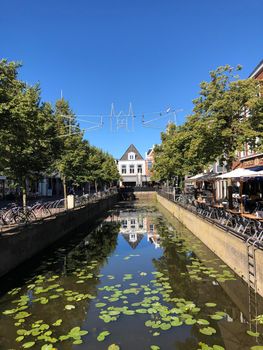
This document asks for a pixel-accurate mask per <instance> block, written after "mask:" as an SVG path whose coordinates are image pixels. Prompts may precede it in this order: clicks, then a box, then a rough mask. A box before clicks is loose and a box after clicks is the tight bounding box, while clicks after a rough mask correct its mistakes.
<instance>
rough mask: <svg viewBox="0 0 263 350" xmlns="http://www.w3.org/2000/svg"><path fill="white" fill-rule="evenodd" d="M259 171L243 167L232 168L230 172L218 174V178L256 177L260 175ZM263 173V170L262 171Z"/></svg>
mask: <svg viewBox="0 0 263 350" xmlns="http://www.w3.org/2000/svg"><path fill="white" fill-rule="evenodd" d="M258 173H259V172H257V171H253V170H249V169H243V168H237V169H235V170H232V171H230V172H228V173H225V174H222V175H219V176H217V178H218V179H234V178H240V177H255V176H259V175H258ZM262 173H263V172H262Z"/></svg>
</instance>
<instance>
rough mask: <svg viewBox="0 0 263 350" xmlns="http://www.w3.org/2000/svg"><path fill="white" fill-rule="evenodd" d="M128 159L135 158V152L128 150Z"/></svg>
mask: <svg viewBox="0 0 263 350" xmlns="http://www.w3.org/2000/svg"><path fill="white" fill-rule="evenodd" d="M128 159H129V160H134V159H135V153H133V152H130V153H129V154H128Z"/></svg>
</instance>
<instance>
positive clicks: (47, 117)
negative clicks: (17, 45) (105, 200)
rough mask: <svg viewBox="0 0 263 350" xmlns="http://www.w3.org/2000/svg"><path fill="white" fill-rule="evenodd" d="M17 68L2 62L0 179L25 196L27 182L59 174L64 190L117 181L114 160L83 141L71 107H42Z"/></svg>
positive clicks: (65, 104) (64, 103) (36, 92)
mask: <svg viewBox="0 0 263 350" xmlns="http://www.w3.org/2000/svg"><path fill="white" fill-rule="evenodd" d="M20 67H21V65H20V64H19V63H16V62H8V61H7V60H0V118H1V123H0V173H3V174H5V175H6V176H8V177H9V178H10V179H13V180H14V181H15V183H16V184H17V185H19V186H21V187H22V188H23V193H25V192H26V182H27V180H28V179H34V180H36V179H38V178H40V177H41V176H43V175H48V174H49V175H51V174H53V173H55V172H58V173H59V174H60V176H61V177H62V179H63V182H64V185H65V186H64V189H65V190H66V184H67V183H69V182H70V183H71V184H75V185H79V184H81V183H83V182H86V181H99V182H104V183H105V182H106V183H111V182H112V181H116V180H118V178H119V175H118V172H117V167H116V165H115V162H114V159H113V158H112V157H111V156H110V155H109V154H107V153H105V152H103V151H102V150H99V149H97V148H96V147H93V146H91V145H90V144H89V142H88V141H87V140H84V139H83V132H82V131H81V130H80V128H79V125H78V123H77V122H76V117H75V115H74V113H73V111H72V110H71V109H70V106H69V103H68V102H67V101H66V100H64V99H60V100H58V101H57V102H56V105H55V111H53V109H52V106H51V105H50V104H49V103H46V102H41V95H40V93H41V91H40V87H39V85H35V86H28V85H27V84H26V83H25V82H23V81H21V80H19V79H18V69H19V68H20Z"/></svg>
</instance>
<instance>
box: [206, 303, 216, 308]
mask: <svg viewBox="0 0 263 350" xmlns="http://www.w3.org/2000/svg"><path fill="white" fill-rule="evenodd" d="M205 306H207V307H215V306H216V304H215V303H205Z"/></svg>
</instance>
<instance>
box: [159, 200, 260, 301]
mask: <svg viewBox="0 0 263 350" xmlns="http://www.w3.org/2000/svg"><path fill="white" fill-rule="evenodd" d="M156 198H157V202H158V203H159V204H161V205H162V206H163V207H164V208H165V209H167V210H168V211H169V212H170V213H171V214H172V215H173V216H174V217H175V218H176V219H177V220H178V221H180V222H181V223H182V224H183V225H184V226H185V227H186V228H187V229H188V230H190V231H191V232H192V233H193V234H194V235H195V236H196V237H198V238H199V239H200V240H201V241H202V242H203V243H204V244H205V245H206V246H207V247H208V248H209V249H210V250H211V251H212V252H214V253H215V254H216V255H217V256H218V257H219V258H220V259H222V260H223V261H224V262H225V263H226V264H227V265H228V266H229V267H230V268H231V269H232V270H233V271H235V273H236V274H237V275H238V276H240V277H241V278H242V279H243V280H244V281H245V282H247V283H248V282H249V281H248V278H249V274H248V250H247V245H246V242H245V241H244V240H242V239H240V237H237V236H235V235H233V234H231V233H230V232H228V231H226V230H224V229H223V228H221V227H219V226H218V225H216V224H214V223H213V222H211V221H207V220H206V219H205V218H202V217H200V216H198V215H196V214H195V213H193V212H191V211H189V210H187V209H185V208H184V207H182V206H180V205H179V204H176V203H174V202H172V201H170V200H168V199H166V198H164V197H163V196H161V195H159V194H157V197H156ZM262 263H263V251H262V250H260V249H256V247H255V261H254V264H255V271H256V290H257V293H258V294H259V295H261V296H263V271H262V269H261V266H262Z"/></svg>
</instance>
